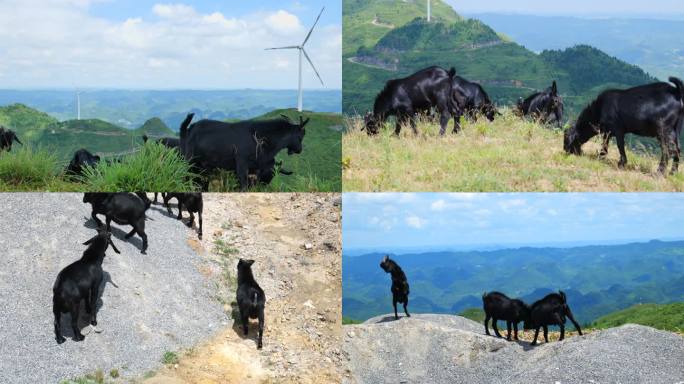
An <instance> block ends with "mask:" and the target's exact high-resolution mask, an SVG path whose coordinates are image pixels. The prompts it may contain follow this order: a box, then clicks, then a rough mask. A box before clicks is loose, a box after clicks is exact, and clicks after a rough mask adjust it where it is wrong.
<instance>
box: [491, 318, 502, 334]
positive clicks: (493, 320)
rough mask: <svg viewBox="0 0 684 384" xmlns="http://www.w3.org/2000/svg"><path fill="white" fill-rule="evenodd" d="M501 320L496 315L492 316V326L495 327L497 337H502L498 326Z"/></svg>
mask: <svg viewBox="0 0 684 384" xmlns="http://www.w3.org/2000/svg"><path fill="white" fill-rule="evenodd" d="M497 321H499V319H497V318H496V317H493V318H492V328H494V334H495V335H496V337H502V336H501V334H500V333H499V327H497V326H496V322H497Z"/></svg>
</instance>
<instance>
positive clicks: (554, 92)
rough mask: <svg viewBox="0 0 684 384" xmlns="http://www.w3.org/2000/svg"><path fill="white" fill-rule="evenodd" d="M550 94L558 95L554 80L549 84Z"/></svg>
mask: <svg viewBox="0 0 684 384" xmlns="http://www.w3.org/2000/svg"><path fill="white" fill-rule="evenodd" d="M551 94H552V95H554V96H555V95H557V94H558V86H557V85H556V80H554V81H553V84H551Z"/></svg>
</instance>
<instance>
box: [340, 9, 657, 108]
mask: <svg viewBox="0 0 684 384" xmlns="http://www.w3.org/2000/svg"><path fill="white" fill-rule="evenodd" d="M425 12H426V9H425V4H424V2H423V1H410V0H406V1H403V0H370V1H360V0H357V1H345V2H344V19H343V24H344V25H343V28H344V33H345V39H344V46H343V54H344V61H343V76H344V85H343V111H344V112H345V113H361V112H363V111H366V110H368V109H370V108H371V107H372V101H373V98H374V97H375V95H376V94H377V92H379V90H380V89H382V87H383V85H384V83H385V81H387V80H388V79H391V78H397V77H403V76H406V75H409V74H411V73H413V72H415V71H417V70H419V69H422V68H425V67H428V66H430V65H440V66H443V67H445V68H449V67H452V66H453V67H455V68H456V70H457V72H458V73H459V74H460V75H462V76H463V77H465V78H468V79H470V80H473V81H477V82H480V83H481V84H483V86H484V87H485V89H486V90H487V91H488V92H489V94H490V95H491V96H492V97H493V99H494V100H495V101H496V102H497V103H498V104H509V105H510V104H513V103H515V101H517V99H518V98H519V97H524V96H527V95H529V94H530V93H532V92H534V91H535V90H539V89H543V88H546V87H548V86H549V85H550V83H551V81H552V80H554V79H555V80H557V81H558V84H559V88H560V90H561V93H562V94H563V96H564V97H565V100H566V110H568V112H569V114H570V115H575V114H577V113H578V112H579V110H580V108H582V107H583V106H584V105H585V104H586V103H587V102H588V101H590V100H591V99H592V98H593V97H595V96H596V95H597V94H598V93H599V92H600V91H601V90H603V89H606V88H609V87H629V86H634V85H638V84H644V83H648V82H652V81H654V80H655V79H654V78H653V77H652V76H650V75H649V74H647V73H645V72H644V71H643V70H641V69H640V68H638V67H636V66H634V65H631V64H628V63H626V62H624V61H621V60H618V59H616V58H614V57H611V56H609V55H607V54H605V53H604V52H602V51H600V50H598V49H595V48H592V47H590V46H586V45H579V46H575V47H571V48H567V49H565V50H560V51H544V52H542V53H541V54H536V53H534V52H532V51H530V50H528V49H526V48H525V47H523V46H521V45H519V44H517V43H516V42H514V41H511V40H510V39H509V38H508V37H506V36H504V35H502V34H499V33H497V32H496V31H494V30H493V29H492V28H490V27H489V26H487V25H486V24H484V23H482V22H480V21H478V20H472V19H466V18H463V17H461V16H460V15H459V14H457V13H456V12H455V11H454V10H453V9H452V8H451V7H450V6H449V5H448V4H446V3H444V2H443V1H439V0H434V1H433V12H432V15H433V20H432V21H431V22H430V23H428V22H427V20H426V15H425Z"/></svg>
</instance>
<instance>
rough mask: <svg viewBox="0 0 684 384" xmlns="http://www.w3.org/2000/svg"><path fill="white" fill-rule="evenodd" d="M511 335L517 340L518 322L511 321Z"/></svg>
mask: <svg viewBox="0 0 684 384" xmlns="http://www.w3.org/2000/svg"><path fill="white" fill-rule="evenodd" d="M513 331H514V333H513V337H514V338H515V339H516V340H518V323H516V322H514V323H513Z"/></svg>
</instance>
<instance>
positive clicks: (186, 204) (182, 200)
mask: <svg viewBox="0 0 684 384" xmlns="http://www.w3.org/2000/svg"><path fill="white" fill-rule="evenodd" d="M174 197H175V198H176V199H177V200H178V217H177V219H178V220H183V215H182V212H183V208H185V209H186V210H187V211H188V213H189V214H190V220H189V221H188V222H187V223H186V225H187V226H188V227H189V228H192V224H193V223H194V222H195V213H197V215H198V216H199V221H198V225H199V227H198V231H197V235H198V237H199V238H200V240H201V239H202V208H203V202H202V193H201V192H189V193H166V194H164V195H163V196H162V198H163V199H164V205H165V206H166V210H167V211H168V212H169V214H170V215H172V214H173V212H172V211H171V206H170V205H169V200H171V199H173V198H174Z"/></svg>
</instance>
